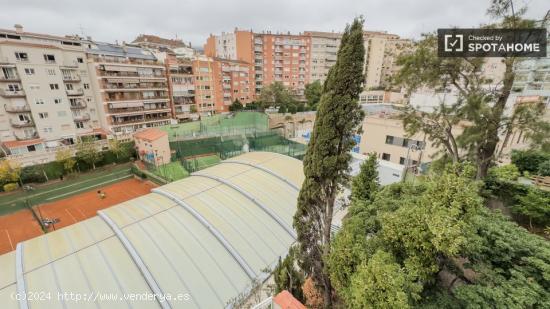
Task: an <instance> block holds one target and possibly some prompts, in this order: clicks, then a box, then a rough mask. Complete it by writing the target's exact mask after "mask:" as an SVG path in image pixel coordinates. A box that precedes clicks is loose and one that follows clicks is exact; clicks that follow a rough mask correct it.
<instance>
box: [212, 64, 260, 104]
mask: <svg viewBox="0 0 550 309" xmlns="http://www.w3.org/2000/svg"><path fill="white" fill-rule="evenodd" d="M212 78H213V80H214V84H213V86H214V97H215V100H216V112H218V113H220V112H222V113H223V112H228V111H229V106H230V105H231V104H232V103H233V102H235V101H236V100H239V101H240V102H241V103H242V104H244V105H246V104H248V103H251V102H252V101H254V98H255V97H256V96H255V93H254V68H253V66H252V65H251V64H250V63H248V62H245V61H240V60H227V59H221V58H214V62H213V71H212Z"/></svg>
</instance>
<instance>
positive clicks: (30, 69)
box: [25, 68, 34, 75]
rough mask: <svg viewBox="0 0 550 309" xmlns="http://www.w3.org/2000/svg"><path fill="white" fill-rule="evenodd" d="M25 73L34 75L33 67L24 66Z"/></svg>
mask: <svg viewBox="0 0 550 309" xmlns="http://www.w3.org/2000/svg"><path fill="white" fill-rule="evenodd" d="M25 74H27V75H34V69H33V68H26V69H25Z"/></svg>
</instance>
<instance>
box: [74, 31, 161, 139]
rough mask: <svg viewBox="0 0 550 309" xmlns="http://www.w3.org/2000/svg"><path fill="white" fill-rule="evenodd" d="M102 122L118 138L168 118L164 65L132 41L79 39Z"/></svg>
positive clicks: (158, 123)
mask: <svg viewBox="0 0 550 309" xmlns="http://www.w3.org/2000/svg"><path fill="white" fill-rule="evenodd" d="M83 44H85V45H86V52H87V53H88V68H89V71H90V73H91V76H92V85H93V88H94V91H95V97H96V101H97V104H98V110H99V114H100V118H101V121H102V126H103V127H104V128H105V129H106V130H108V131H110V132H112V133H113V134H114V135H115V136H117V137H118V138H125V137H128V138H130V136H129V134H131V133H133V132H136V131H138V130H140V129H142V128H149V127H156V126H162V125H167V124H169V123H170V119H171V106H170V98H169V96H168V94H169V92H168V82H167V77H166V72H165V66H164V65H163V64H162V63H159V62H158V61H157V59H156V58H155V57H154V55H153V54H152V53H151V52H148V51H146V50H144V49H142V48H140V47H137V46H132V45H115V44H108V43H100V42H92V41H83Z"/></svg>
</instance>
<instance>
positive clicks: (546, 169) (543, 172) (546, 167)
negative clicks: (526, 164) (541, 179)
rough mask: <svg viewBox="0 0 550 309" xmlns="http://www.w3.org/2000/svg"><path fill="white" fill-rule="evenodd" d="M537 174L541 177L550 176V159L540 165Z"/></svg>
mask: <svg viewBox="0 0 550 309" xmlns="http://www.w3.org/2000/svg"><path fill="white" fill-rule="evenodd" d="M537 174H538V175H540V176H550V159H549V160H546V161H544V162H542V163H541V164H539V168H538V171H537Z"/></svg>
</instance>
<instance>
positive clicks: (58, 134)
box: [0, 25, 105, 154]
mask: <svg viewBox="0 0 550 309" xmlns="http://www.w3.org/2000/svg"><path fill="white" fill-rule="evenodd" d="M91 84H92V83H91V76H90V74H89V71H88V67H87V64H86V53H85V49H84V48H83V46H82V44H81V42H80V40H79V39H78V38H75V37H58V36H52V35H45V34H36V33H30V32H26V31H24V30H23V27H22V26H19V25H16V26H15V30H6V29H0V110H1V112H0V140H1V141H2V143H3V146H4V147H5V148H7V150H8V151H9V152H10V153H11V154H25V153H29V152H34V151H39V150H45V149H47V148H55V147H58V146H62V145H70V144H74V143H76V141H77V140H78V139H79V138H80V137H81V136H85V135H97V136H100V135H103V136H104V135H105V132H104V131H102V130H101V121H100V116H99V114H98V110H97V108H96V101H95V97H94V90H93V89H92V87H91Z"/></svg>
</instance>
